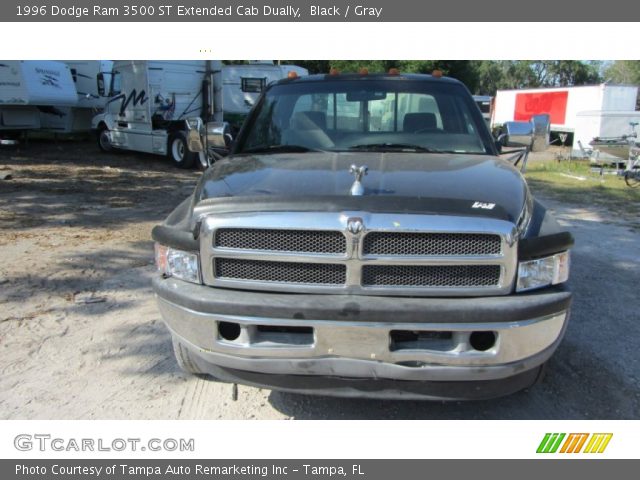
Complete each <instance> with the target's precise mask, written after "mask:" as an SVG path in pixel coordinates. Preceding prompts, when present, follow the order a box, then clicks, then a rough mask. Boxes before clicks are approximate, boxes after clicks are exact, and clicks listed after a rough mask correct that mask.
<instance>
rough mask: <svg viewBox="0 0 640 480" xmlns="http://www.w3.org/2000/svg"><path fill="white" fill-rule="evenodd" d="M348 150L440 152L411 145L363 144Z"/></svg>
mask: <svg viewBox="0 0 640 480" xmlns="http://www.w3.org/2000/svg"><path fill="white" fill-rule="evenodd" d="M349 150H365V151H366V150H371V151H380V150H393V151H395V150H407V151H413V152H427V153H440V150H434V149H432V148H428V147H423V146H421V145H413V144H411V143H363V144H361V145H351V146H350V147H349Z"/></svg>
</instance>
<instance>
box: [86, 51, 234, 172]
mask: <svg viewBox="0 0 640 480" xmlns="http://www.w3.org/2000/svg"><path fill="white" fill-rule="evenodd" d="M221 68H222V64H221V62H220V61H217V60H216V61H204V60H202V61H137V60H126V61H116V62H115V63H114V65H113V71H112V73H111V74H108V75H103V76H102V77H101V80H102V83H103V85H104V91H103V92H102V94H103V95H106V96H108V97H109V98H108V100H107V103H106V105H105V109H104V112H103V113H101V114H99V115H96V116H95V117H94V118H93V120H92V128H93V129H95V130H96V131H97V132H98V144H99V146H100V148H101V149H102V150H110V149H112V148H117V149H122V150H133V151H137V152H147V153H153V154H157V155H167V156H169V157H170V158H171V159H172V160H173V162H174V163H175V164H176V165H177V166H179V167H183V168H188V167H190V166H191V165H193V163H194V162H195V161H196V158H197V154H194V153H192V152H189V151H188V149H187V146H186V138H187V128H186V124H185V120H186V119H187V118H192V117H200V118H202V119H203V120H205V121H207V120H215V121H222V98H221V97H222V93H221V92H222V80H221V78H222V72H221Z"/></svg>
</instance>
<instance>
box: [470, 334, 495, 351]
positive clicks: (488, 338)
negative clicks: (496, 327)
mask: <svg viewBox="0 0 640 480" xmlns="http://www.w3.org/2000/svg"><path fill="white" fill-rule="evenodd" d="M496 338H497V336H496V332H472V333H471V335H470V336H469V344H470V345H471V346H472V347H473V348H474V349H475V350H478V351H480V352H486V351H487V350H489V349H491V348H493V347H494V345H495V344H496Z"/></svg>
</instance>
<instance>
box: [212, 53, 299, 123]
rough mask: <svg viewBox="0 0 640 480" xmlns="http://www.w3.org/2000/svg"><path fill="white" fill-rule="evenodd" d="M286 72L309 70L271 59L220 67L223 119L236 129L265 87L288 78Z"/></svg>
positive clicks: (297, 72)
mask: <svg viewBox="0 0 640 480" xmlns="http://www.w3.org/2000/svg"><path fill="white" fill-rule="evenodd" d="M289 72H295V73H296V75H297V76H299V77H301V76H306V75H308V74H309V71H308V70H307V69H306V68H303V67H299V66H297V65H275V64H274V63H273V61H251V62H249V63H248V64H245V65H224V66H223V67H222V95H223V105H224V119H225V121H227V122H229V124H230V125H231V129H232V131H233V132H234V134H235V133H237V131H238V130H239V129H240V127H241V126H242V122H244V119H245V118H246V116H247V115H248V114H249V112H250V111H251V109H252V108H253V106H254V105H255V103H256V101H257V100H258V98H259V97H260V94H261V93H262V91H263V90H264V88H265V87H266V86H267V85H268V84H269V83H271V82H275V81H277V80H280V79H282V78H287V76H288V75H289Z"/></svg>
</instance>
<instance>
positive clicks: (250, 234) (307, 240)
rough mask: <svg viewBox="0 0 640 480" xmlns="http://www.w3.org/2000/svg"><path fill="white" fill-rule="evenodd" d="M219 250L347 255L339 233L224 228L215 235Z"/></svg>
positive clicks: (345, 246)
mask: <svg viewBox="0 0 640 480" xmlns="http://www.w3.org/2000/svg"><path fill="white" fill-rule="evenodd" d="M214 244H215V246H216V247H219V248H233V249H240V250H265V251H273V252H303V253H334V254H340V253H345V252H346V250H347V241H346V238H345V236H344V235H343V234H342V233H340V232H336V231H317V230H316V231H314V230H272V229H260V228H222V229H219V230H218V231H217V232H216V237H215V242H214Z"/></svg>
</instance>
